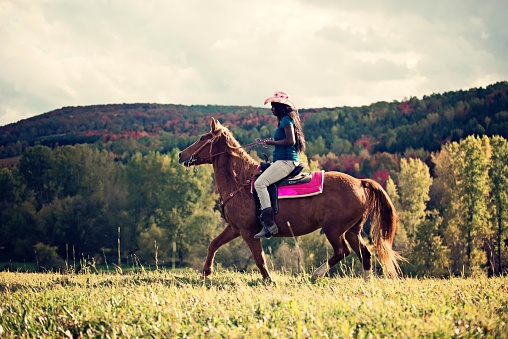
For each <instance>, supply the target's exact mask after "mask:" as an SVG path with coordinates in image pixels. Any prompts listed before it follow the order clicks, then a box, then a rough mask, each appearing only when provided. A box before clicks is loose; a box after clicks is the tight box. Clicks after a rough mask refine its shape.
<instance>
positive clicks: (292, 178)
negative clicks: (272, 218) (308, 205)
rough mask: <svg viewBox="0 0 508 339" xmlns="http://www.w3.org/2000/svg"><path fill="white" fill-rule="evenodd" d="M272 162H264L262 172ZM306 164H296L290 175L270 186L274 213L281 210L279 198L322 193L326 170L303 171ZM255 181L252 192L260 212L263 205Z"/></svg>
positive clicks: (269, 191) (269, 192) (261, 166)
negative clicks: (255, 187)
mask: <svg viewBox="0 0 508 339" xmlns="http://www.w3.org/2000/svg"><path fill="white" fill-rule="evenodd" d="M270 164H271V163H270V162H268V161H264V162H262V163H261V165H260V172H262V171H264V170H266V169H267V168H268V167H269V166H270ZM305 166H306V164H303V165H301V164H300V165H298V166H296V167H295V169H294V170H293V171H292V172H291V173H289V175H288V176H286V177H285V178H283V179H281V180H279V181H277V182H275V183H273V184H271V185H270V186H268V194H269V195H270V203H271V206H272V208H273V211H274V213H278V212H279V199H287V198H301V197H308V196H312V195H316V194H319V193H322V191H323V173H324V171H318V172H304V173H302V171H303V169H304V168H305ZM254 182H255V180H254V181H253V182H252V186H251V192H252V194H254V201H255V203H256V211H257V212H256V214H259V213H258V212H259V211H260V210H261V206H260V203H259V199H258V195H257V192H256V190H255V189H254Z"/></svg>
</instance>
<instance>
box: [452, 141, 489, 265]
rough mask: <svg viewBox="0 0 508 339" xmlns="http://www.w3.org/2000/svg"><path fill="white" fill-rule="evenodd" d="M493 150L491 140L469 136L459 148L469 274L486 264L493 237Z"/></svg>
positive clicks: (464, 232)
mask: <svg viewBox="0 0 508 339" xmlns="http://www.w3.org/2000/svg"><path fill="white" fill-rule="evenodd" d="M490 156H491V146H490V141H489V139H488V137H483V138H479V137H474V136H469V137H467V138H466V139H464V140H462V141H461V142H460V144H459V149H458V152H457V153H456V154H455V157H456V159H455V161H456V164H457V165H458V180H457V187H456V189H457V193H458V199H459V202H460V205H461V208H460V209H458V211H459V213H460V214H461V215H462V218H461V220H462V221H463V223H462V224H460V228H459V229H460V231H461V233H462V236H463V237H464V238H465V241H466V257H467V261H466V267H465V268H466V274H476V273H478V272H480V271H481V267H482V265H483V264H484V263H485V260H486V258H485V250H486V249H485V246H486V244H488V243H489V239H490V236H491V228H490V220H489V208H488V202H489V190H490V186H489V176H488V169H489V162H490Z"/></svg>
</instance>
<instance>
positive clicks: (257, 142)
mask: <svg viewBox="0 0 508 339" xmlns="http://www.w3.org/2000/svg"><path fill="white" fill-rule="evenodd" d="M220 136H221V133H219V134H217V135H215V136H214V137H213V138H211V139H208V140H207V141H206V142H205V143H204V144H203V145H201V146H200V147H199V148H198V149H197V150H195V151H194V152H193V153H192V154H191V156H190V159H189V162H188V164H187V168H189V167H190V166H191V165H193V162H194V161H197V160H211V159H213V158H215V157H216V156H218V155H221V154H228V151H229V150H235V149H240V148H244V149H248V148H252V147H254V146H261V147H263V148H268V145H267V144H266V143H265V141H264V140H261V139H260V138H256V139H255V140H254V142H252V143H250V144H247V145H240V146H237V147H230V148H229V149H227V150H225V151H222V152H218V153H215V154H212V147H213V144H215V143H216V142H217V140H218V139H219V137H220ZM207 144H210V151H209V156H208V158H204V159H199V158H195V157H194V156H195V155H196V154H198V153H199V152H201V150H202V149H203V148H205V147H206V145H207Z"/></svg>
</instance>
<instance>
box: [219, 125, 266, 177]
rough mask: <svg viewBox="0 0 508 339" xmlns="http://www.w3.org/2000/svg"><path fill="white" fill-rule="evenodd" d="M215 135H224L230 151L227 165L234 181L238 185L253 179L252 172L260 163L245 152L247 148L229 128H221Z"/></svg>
mask: <svg viewBox="0 0 508 339" xmlns="http://www.w3.org/2000/svg"><path fill="white" fill-rule="evenodd" d="M214 134H216V135H222V136H223V137H224V140H225V143H226V146H227V148H228V149H229V152H228V154H229V155H230V156H229V157H228V162H227V164H228V170H229V172H230V173H231V175H232V176H233V180H234V181H235V183H237V184H244V183H245V181H246V179H251V177H252V175H253V174H252V170H253V168H256V167H257V165H258V163H257V162H256V161H255V160H254V159H253V158H252V157H251V156H250V155H249V153H247V152H246V151H245V148H243V147H242V145H240V143H239V142H238V140H236V138H235V137H234V136H233V133H231V131H230V130H229V129H228V128H227V127H225V126H221V127H220V129H219V130H218V131H215V132H214ZM246 177H247V178H246Z"/></svg>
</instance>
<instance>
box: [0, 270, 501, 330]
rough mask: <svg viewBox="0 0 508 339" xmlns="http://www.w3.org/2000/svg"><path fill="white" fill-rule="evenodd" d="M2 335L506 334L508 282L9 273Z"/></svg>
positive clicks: (1, 292)
mask: <svg viewBox="0 0 508 339" xmlns="http://www.w3.org/2000/svg"><path fill="white" fill-rule="evenodd" d="M0 326H1V327H0V337H6V338H10V337H62V338H63V337H80V336H81V337H97V338H99V337H100V338H103V337H106V336H109V337H111V338H114V337H122V338H128V337H155V338H168V337H169V338H172V337H177V338H185V337H192V338H195V337H197V338H204V337H206V338H259V337H261V338H306V337H311V338H327V337H328V338H381V337H397V338H416V337H432V338H435V337H438V338H450V337H458V338H506V337H508V278H507V277H497V278H491V279H487V278H478V279H472V278H467V279H461V278H455V279H448V280H439V279H420V280H419V279H403V280H392V279H384V278H375V279H373V280H371V281H370V282H364V281H363V280H362V279H360V278H354V277H346V278H340V277H325V278H324V279H322V280H320V281H318V282H312V281H311V280H310V278H309V276H308V275H304V274H301V275H289V274H281V273H274V282H273V283H265V282H263V281H262V280H261V279H260V277H259V273H257V272H253V273H251V274H250V273H237V272H231V271H224V270H220V271H219V272H215V273H214V275H213V276H212V278H211V279H207V280H203V279H202V278H201V277H200V276H199V274H198V273H196V272H193V271H184V272H182V271H180V272H177V273H172V272H168V271H162V272H149V271H146V272H138V273H129V274H124V275H120V274H77V275H76V274H69V275H61V274H50V273H48V274H37V273H9V272H2V273H0Z"/></svg>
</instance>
